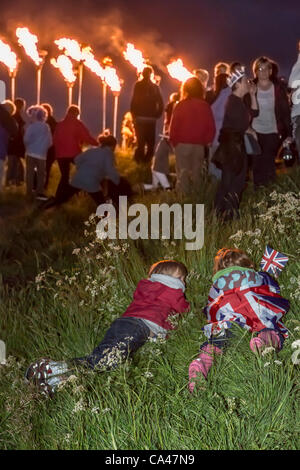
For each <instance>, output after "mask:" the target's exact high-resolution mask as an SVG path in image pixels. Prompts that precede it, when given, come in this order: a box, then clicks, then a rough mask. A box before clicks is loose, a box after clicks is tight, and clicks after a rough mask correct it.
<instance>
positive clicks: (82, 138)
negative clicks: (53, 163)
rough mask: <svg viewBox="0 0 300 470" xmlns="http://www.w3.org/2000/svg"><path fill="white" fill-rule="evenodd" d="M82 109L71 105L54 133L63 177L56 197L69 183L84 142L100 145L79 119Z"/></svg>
mask: <svg viewBox="0 0 300 470" xmlns="http://www.w3.org/2000/svg"><path fill="white" fill-rule="evenodd" d="M79 115H80V109H79V108H78V106H76V105H71V106H69V108H68V109H67V113H66V116H65V118H64V119H63V121H60V122H59V123H57V125H56V127H55V131H54V135H53V145H54V149H55V156H56V158H57V162H58V166H59V169H60V172H61V178H60V181H59V184H58V187H57V190H56V197H57V196H59V195H60V194H61V192H62V191H64V189H65V187H66V186H67V185H68V184H69V176H70V168H71V163H73V160H74V158H75V157H76V156H77V155H79V154H80V153H81V152H82V145H83V144H90V145H94V146H95V147H97V146H98V142H97V141H96V139H94V137H92V136H91V134H90V133H89V131H88V129H87V128H86V127H85V125H84V124H83V122H82V121H80V119H79Z"/></svg>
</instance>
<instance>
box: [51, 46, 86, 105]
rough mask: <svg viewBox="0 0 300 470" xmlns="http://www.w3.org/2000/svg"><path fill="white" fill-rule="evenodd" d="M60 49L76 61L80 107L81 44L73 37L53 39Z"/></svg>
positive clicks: (81, 77)
mask: <svg viewBox="0 0 300 470" xmlns="http://www.w3.org/2000/svg"><path fill="white" fill-rule="evenodd" d="M54 43H55V44H56V45H57V46H58V48H59V49H60V50H64V52H65V54H66V55H67V56H69V57H71V59H73V60H76V61H77V62H78V107H79V109H80V108H81V96H82V79H83V54H82V51H83V50H82V49H81V45H80V44H79V42H77V41H76V40H75V39H69V38H61V39H57V40H56V41H54Z"/></svg>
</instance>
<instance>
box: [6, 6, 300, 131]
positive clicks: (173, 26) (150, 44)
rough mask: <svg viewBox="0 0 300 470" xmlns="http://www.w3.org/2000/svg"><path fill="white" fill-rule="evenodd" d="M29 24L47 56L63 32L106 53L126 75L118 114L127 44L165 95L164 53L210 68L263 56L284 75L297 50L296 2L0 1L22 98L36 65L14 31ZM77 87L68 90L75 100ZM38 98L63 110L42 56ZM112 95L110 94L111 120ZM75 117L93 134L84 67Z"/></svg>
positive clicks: (299, 21)
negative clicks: (156, 76)
mask: <svg viewBox="0 0 300 470" xmlns="http://www.w3.org/2000/svg"><path fill="white" fill-rule="evenodd" d="M17 26H28V27H29V29H30V30H31V31H32V32H33V33H35V34H36V35H37V36H38V37H39V47H40V48H41V49H47V50H48V51H49V56H50V57H52V56H54V55H57V53H58V49H57V48H56V46H55V45H53V41H54V39H57V38H58V37H62V36H67V37H73V38H75V39H77V40H78V41H79V42H82V43H84V42H86V43H88V44H89V45H91V46H92V48H93V50H94V53H95V56H96V58H98V59H99V60H101V58H103V57H104V56H106V55H110V56H111V57H112V59H113V61H114V64H115V66H116V68H117V70H118V74H119V76H120V77H122V78H123V79H124V80H125V83H124V86H123V90H122V94H121V96H120V112H119V117H120V119H121V116H122V114H123V113H124V112H125V111H126V110H127V109H128V106H129V102H130V96H131V91H132V87H133V84H134V82H135V80H136V75H135V70H134V68H133V67H132V66H131V65H130V64H128V63H127V62H126V61H125V60H124V59H123V58H122V53H121V51H122V48H123V47H124V45H125V44H126V42H128V41H129V42H130V41H131V42H134V44H135V45H136V47H137V48H140V49H142V50H143V53H144V55H145V57H148V58H149V59H150V61H151V62H152V63H153V64H154V65H155V66H156V67H157V71H158V72H159V73H160V75H162V83H161V89H162V93H163V96H164V99H165V100H167V97H168V95H169V93H171V92H172V91H175V90H176V89H177V86H178V82H177V81H175V80H173V79H170V78H169V77H168V75H167V74H166V68H165V65H166V64H167V63H168V61H169V60H170V59H171V58H177V57H181V58H182V59H183V61H184V63H185V65H186V66H187V67H188V68H190V69H193V68H198V67H203V68H207V69H208V70H209V72H212V68H213V66H214V64H215V63H216V62H218V61H220V60H225V61H228V62H231V61H235V60H238V61H240V62H243V63H244V64H245V65H246V66H247V69H248V72H249V74H250V70H251V69H250V65H251V63H252V61H253V60H254V59H255V58H256V57H258V56H260V55H268V56H270V57H271V58H273V59H274V60H276V61H277V62H278V63H279V65H280V73H281V74H282V75H288V74H289V72H290V69H291V66H292V65H293V63H294V62H295V59H296V55H297V46H296V45H297V41H298V40H299V39H300V1H299V0H286V1H284V0H181V1H178V0H147V1H145V0H139V1H137V0H109V1H108V0H81V1H75V0H73V1H70V0H64V1H63V0H60V1H58V0H52V1H42V0H38V1H37V0H26V1H25V0H16V1H14V0H10V1H8V0H1V18H0V37H1V38H2V39H3V40H5V41H7V42H8V43H9V44H10V45H11V46H12V48H13V49H14V51H15V52H16V53H17V55H18V56H19V57H20V58H21V60H22V63H21V66H20V70H19V74H18V78H17V95H18V96H23V97H24V98H25V99H26V101H27V104H28V105H30V104H33V103H34V101H35V89H36V86H35V77H36V75H35V67H34V65H33V63H32V62H31V61H30V59H28V58H27V57H26V56H25V53H24V52H23V50H22V49H21V48H20V47H19V46H18V45H17V42H16V38H15V29H16V27H17ZM0 79H2V80H4V81H6V83H7V85H8V86H9V81H8V77H7V71H6V68H5V67H4V66H2V65H0ZM76 96H77V88H76V86H75V88H74V98H76ZM42 101H49V102H51V104H52V105H53V106H54V109H55V114H56V116H57V118H58V119H61V118H62V117H63V115H64V111H65V107H66V104H67V91H66V87H65V84H64V81H63V78H62V77H61V76H60V73H59V72H58V71H57V70H55V69H54V68H53V67H52V66H51V65H50V64H49V61H47V62H46V64H45V66H44V69H43V85H42ZM111 108H112V97H111V95H109V116H108V121H109V123H111ZM82 118H83V120H84V121H85V122H86V123H87V124H88V125H89V127H90V129H91V130H92V132H94V133H97V132H98V131H99V130H100V127H101V87H100V84H99V79H97V78H96V76H94V75H93V74H92V73H91V72H89V71H85V73H84V82H83V97H82Z"/></svg>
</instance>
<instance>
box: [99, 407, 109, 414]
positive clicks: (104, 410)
mask: <svg viewBox="0 0 300 470" xmlns="http://www.w3.org/2000/svg"><path fill="white" fill-rule="evenodd" d="M101 411H102V413H103V414H105V413H109V412H110V411H111V408H103V410H101Z"/></svg>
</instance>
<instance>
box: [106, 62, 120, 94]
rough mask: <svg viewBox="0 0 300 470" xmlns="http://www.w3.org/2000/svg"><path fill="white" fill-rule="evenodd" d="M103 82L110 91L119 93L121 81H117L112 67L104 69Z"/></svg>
mask: <svg viewBox="0 0 300 470" xmlns="http://www.w3.org/2000/svg"><path fill="white" fill-rule="evenodd" d="M104 80H105V82H106V83H107V85H108V86H109V88H110V89H111V91H113V92H115V93H119V92H120V91H121V80H120V79H119V77H118V75H117V71H116V69H115V68H114V67H110V66H106V67H105V69H104Z"/></svg>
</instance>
